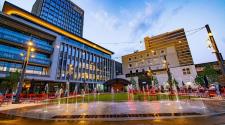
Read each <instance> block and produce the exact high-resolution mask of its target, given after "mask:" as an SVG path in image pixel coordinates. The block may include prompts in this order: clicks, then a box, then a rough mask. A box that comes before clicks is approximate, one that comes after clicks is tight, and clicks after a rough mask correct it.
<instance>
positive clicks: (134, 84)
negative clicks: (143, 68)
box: [130, 77, 137, 88]
mask: <svg viewBox="0 0 225 125" xmlns="http://www.w3.org/2000/svg"><path fill="white" fill-rule="evenodd" d="M130 83H131V84H132V86H133V87H134V88H137V83H136V81H135V80H134V78H133V77H131V78H130Z"/></svg>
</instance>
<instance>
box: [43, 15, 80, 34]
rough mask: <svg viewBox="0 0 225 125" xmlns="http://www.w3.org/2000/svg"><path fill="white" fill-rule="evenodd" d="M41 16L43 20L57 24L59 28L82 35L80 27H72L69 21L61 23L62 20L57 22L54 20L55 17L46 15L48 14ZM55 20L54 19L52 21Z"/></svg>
mask: <svg viewBox="0 0 225 125" xmlns="http://www.w3.org/2000/svg"><path fill="white" fill-rule="evenodd" d="M41 18H43V19H44V20H46V21H48V22H50V23H52V24H54V25H57V26H59V27H60V28H62V29H64V30H66V31H69V32H71V33H73V34H76V35H78V36H82V35H81V34H82V27H74V26H72V25H69V23H62V22H58V21H59V20H58V21H56V19H54V18H51V17H48V16H41ZM54 20H55V21H54Z"/></svg>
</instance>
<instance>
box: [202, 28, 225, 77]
mask: <svg viewBox="0 0 225 125" xmlns="http://www.w3.org/2000/svg"><path fill="white" fill-rule="evenodd" d="M205 28H206V30H207V32H208V36H209V39H210V42H211V44H212V47H213V49H214V52H213V53H215V54H216V58H217V60H218V63H219V66H220V68H221V72H222V75H225V68H224V60H223V56H222V54H221V53H220V51H219V49H218V48H217V45H216V42H215V39H214V37H213V35H212V32H211V30H210V28H209V25H208V24H206V25H205Z"/></svg>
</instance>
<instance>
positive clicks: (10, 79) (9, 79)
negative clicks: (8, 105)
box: [1, 71, 20, 91]
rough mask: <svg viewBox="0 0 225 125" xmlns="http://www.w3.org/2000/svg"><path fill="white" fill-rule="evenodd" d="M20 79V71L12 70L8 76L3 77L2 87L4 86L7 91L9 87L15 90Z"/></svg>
mask: <svg viewBox="0 0 225 125" xmlns="http://www.w3.org/2000/svg"><path fill="white" fill-rule="evenodd" d="M19 79H20V73H19V72H18V71H16V72H11V73H10V74H9V75H8V76H6V77H5V78H3V80H2V82H1V88H3V90H4V91H6V90H7V89H10V90H11V91H14V90H15V89H16V87H17V84H18V82H19Z"/></svg>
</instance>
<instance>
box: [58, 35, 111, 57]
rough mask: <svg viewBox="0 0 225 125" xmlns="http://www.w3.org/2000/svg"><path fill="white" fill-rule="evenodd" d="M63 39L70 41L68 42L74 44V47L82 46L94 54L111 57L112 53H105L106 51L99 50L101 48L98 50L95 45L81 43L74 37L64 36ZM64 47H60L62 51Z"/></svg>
mask: <svg viewBox="0 0 225 125" xmlns="http://www.w3.org/2000/svg"><path fill="white" fill-rule="evenodd" d="M62 41H65V42H66V43H68V44H70V45H72V46H74V47H76V48H81V49H84V50H86V51H88V52H91V53H93V54H96V55H101V56H102V57H104V58H108V59H111V55H109V54H105V53H104V52H102V51H99V50H97V49H95V48H93V47H90V46H87V45H85V44H83V43H80V42H78V41H75V40H72V39H70V38H67V37H62ZM65 47H67V46H65ZM62 49H63V48H60V50H61V51H62ZM64 50H65V51H67V49H64Z"/></svg>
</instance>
